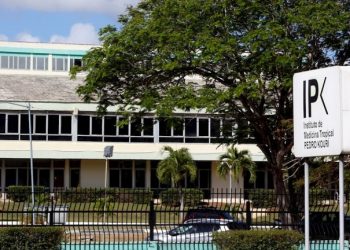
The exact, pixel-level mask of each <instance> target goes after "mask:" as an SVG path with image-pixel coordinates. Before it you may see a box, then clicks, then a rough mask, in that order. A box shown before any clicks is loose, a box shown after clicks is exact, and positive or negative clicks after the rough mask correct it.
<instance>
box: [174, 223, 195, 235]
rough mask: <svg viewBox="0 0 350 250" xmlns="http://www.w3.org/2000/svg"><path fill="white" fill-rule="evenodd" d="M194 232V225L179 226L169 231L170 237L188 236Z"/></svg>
mask: <svg viewBox="0 0 350 250" xmlns="http://www.w3.org/2000/svg"><path fill="white" fill-rule="evenodd" d="M193 231H194V226H193V225H182V226H178V227H177V228H174V229H172V230H170V231H169V233H168V234H169V235H179V234H186V233H192V232H193Z"/></svg>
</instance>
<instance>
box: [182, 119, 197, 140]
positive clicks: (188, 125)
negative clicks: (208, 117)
mask: <svg viewBox="0 0 350 250" xmlns="http://www.w3.org/2000/svg"><path fill="white" fill-rule="evenodd" d="M185 134H186V136H197V119H196V118H186V119H185Z"/></svg>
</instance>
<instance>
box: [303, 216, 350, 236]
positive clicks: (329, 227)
mask: <svg viewBox="0 0 350 250" xmlns="http://www.w3.org/2000/svg"><path fill="white" fill-rule="evenodd" d="M304 223H305V222H304V218H303V219H302V220H301V223H300V224H299V229H300V231H302V232H304V229H305V228H304ZM309 232H310V238H311V239H326V240H337V239H339V212H311V213H310V229H309ZM344 234H345V237H346V238H349V236H350V217H349V216H345V217H344Z"/></svg>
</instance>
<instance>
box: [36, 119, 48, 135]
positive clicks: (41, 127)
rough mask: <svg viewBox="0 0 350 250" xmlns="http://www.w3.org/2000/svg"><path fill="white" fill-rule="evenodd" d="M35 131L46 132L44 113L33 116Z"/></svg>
mask: <svg viewBox="0 0 350 250" xmlns="http://www.w3.org/2000/svg"><path fill="white" fill-rule="evenodd" d="M34 131H35V133H38V134H44V133H46V115H36V116H35V130H34Z"/></svg>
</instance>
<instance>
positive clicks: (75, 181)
mask: <svg viewBox="0 0 350 250" xmlns="http://www.w3.org/2000/svg"><path fill="white" fill-rule="evenodd" d="M79 184H80V169H78V168H72V169H70V187H73V188H76V187H79Z"/></svg>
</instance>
